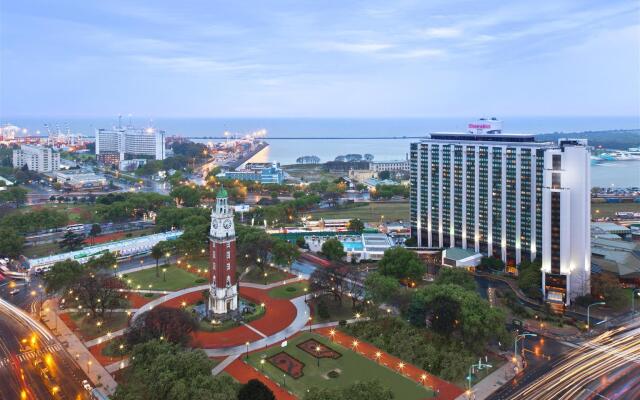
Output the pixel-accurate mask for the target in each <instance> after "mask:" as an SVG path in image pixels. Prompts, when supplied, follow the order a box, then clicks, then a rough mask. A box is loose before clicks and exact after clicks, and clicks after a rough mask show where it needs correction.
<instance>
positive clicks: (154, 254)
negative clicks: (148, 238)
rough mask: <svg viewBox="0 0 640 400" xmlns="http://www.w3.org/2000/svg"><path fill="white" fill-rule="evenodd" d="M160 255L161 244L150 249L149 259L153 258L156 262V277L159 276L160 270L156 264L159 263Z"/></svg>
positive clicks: (161, 251)
mask: <svg viewBox="0 0 640 400" xmlns="http://www.w3.org/2000/svg"><path fill="white" fill-rule="evenodd" d="M162 254H164V245H163V242H158V243H156V244H155V245H154V246H153V247H152V248H151V257H153V259H154V260H156V277H159V276H160V269H159V267H158V263H159V262H160V258H161V257H162Z"/></svg>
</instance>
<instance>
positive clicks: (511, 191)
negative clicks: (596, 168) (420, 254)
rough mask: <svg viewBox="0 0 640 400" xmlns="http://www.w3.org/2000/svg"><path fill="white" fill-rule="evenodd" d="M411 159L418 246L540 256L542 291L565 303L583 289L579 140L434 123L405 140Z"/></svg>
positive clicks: (585, 208)
mask: <svg viewBox="0 0 640 400" xmlns="http://www.w3.org/2000/svg"><path fill="white" fill-rule="evenodd" d="M493 132H495V131H493ZM410 161H411V223H412V236H413V237H415V239H416V241H417V243H418V246H419V247H434V248H452V247H457V248H463V249H471V250H474V251H475V252H477V253H482V254H484V255H487V256H493V257H497V258H500V259H501V260H503V261H504V262H505V263H506V264H507V266H508V267H510V268H515V267H516V266H517V265H519V264H520V263H521V262H522V261H523V260H531V261H533V260H535V259H536V258H539V259H540V260H541V261H542V271H543V272H542V274H543V277H542V290H543V293H544V297H545V299H546V300H547V301H549V302H552V303H556V304H564V305H569V304H570V302H571V301H572V300H573V299H574V298H575V297H577V296H580V295H583V294H586V293H589V291H590V285H589V277H590V265H591V260H590V255H591V251H590V228H589V224H590V215H591V209H590V205H591V203H590V154H589V150H588V148H587V146H586V141H583V140H560V141H558V143H554V142H536V141H535V138H534V136H533V135H522V134H503V133H501V131H497V132H496V133H484V132H476V131H470V132H469V133H434V134H431V135H430V138H429V139H425V140H422V141H420V142H418V143H412V144H411V153H410Z"/></svg>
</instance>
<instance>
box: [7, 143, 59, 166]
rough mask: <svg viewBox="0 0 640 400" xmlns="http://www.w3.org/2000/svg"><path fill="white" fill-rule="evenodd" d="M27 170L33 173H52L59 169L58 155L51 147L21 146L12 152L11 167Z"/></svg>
mask: <svg viewBox="0 0 640 400" xmlns="http://www.w3.org/2000/svg"><path fill="white" fill-rule="evenodd" d="M25 165H26V166H27V168H29V171H35V172H40V173H44V172H53V171H57V170H58V169H60V153H59V152H58V151H56V150H54V149H53V148H51V147H45V146H35V145H22V146H20V148H18V149H14V150H13V167H14V168H22V167H24V166H25Z"/></svg>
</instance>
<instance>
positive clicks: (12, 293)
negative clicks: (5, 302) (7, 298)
mask: <svg viewBox="0 0 640 400" xmlns="http://www.w3.org/2000/svg"><path fill="white" fill-rule="evenodd" d="M18 293H20V289H19V288H15V289H13V290H11V291H10V292H9V294H10V295H12V296H14V295H16V294H18Z"/></svg>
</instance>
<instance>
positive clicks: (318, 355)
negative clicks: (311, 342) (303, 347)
mask: <svg viewBox="0 0 640 400" xmlns="http://www.w3.org/2000/svg"><path fill="white" fill-rule="evenodd" d="M316 360H318V368H320V346H316Z"/></svg>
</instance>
